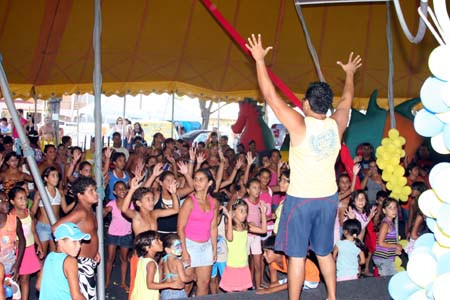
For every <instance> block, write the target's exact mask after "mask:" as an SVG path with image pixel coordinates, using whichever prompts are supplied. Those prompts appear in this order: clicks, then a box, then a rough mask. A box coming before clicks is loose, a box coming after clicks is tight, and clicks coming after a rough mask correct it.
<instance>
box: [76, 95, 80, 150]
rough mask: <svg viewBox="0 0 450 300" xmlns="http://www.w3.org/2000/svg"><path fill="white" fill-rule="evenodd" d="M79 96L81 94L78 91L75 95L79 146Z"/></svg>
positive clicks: (78, 141) (78, 143)
mask: <svg viewBox="0 0 450 300" xmlns="http://www.w3.org/2000/svg"><path fill="white" fill-rule="evenodd" d="M78 97H79V94H78V93H77V94H76V96H75V105H76V107H77V144H76V145H77V146H79V145H80V101H79V100H80V99H79V98H78Z"/></svg>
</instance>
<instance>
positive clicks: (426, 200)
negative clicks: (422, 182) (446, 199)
mask: <svg viewBox="0 0 450 300" xmlns="http://www.w3.org/2000/svg"><path fill="white" fill-rule="evenodd" d="M443 204H444V203H443V202H441V200H439V199H438V197H437V196H436V194H435V193H434V192H433V190H426V191H425V192H423V193H422V194H421V195H420V197H419V208H420V210H421V211H422V213H423V214H424V215H425V216H427V217H431V218H436V217H437V214H438V212H439V209H440V208H441V206H442V205H443Z"/></svg>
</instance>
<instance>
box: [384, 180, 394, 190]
mask: <svg viewBox="0 0 450 300" xmlns="http://www.w3.org/2000/svg"><path fill="white" fill-rule="evenodd" d="M392 186H393V185H392V182H391V181H388V182H387V183H386V188H387V189H388V190H390V191H392Z"/></svg>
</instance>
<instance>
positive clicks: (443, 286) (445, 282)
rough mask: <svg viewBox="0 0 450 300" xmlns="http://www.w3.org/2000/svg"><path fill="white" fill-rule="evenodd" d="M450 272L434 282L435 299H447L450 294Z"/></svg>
mask: <svg viewBox="0 0 450 300" xmlns="http://www.w3.org/2000/svg"><path fill="white" fill-rule="evenodd" d="M449 286H450V273H445V274H442V275H441V276H439V277H438V278H437V279H436V281H435V282H434V284H433V297H434V300H447V299H448V296H449Z"/></svg>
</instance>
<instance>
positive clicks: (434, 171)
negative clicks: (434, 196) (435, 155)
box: [428, 162, 450, 188]
mask: <svg viewBox="0 0 450 300" xmlns="http://www.w3.org/2000/svg"><path fill="white" fill-rule="evenodd" d="M445 169H450V163H448V162H443V163H439V164H437V165H435V166H434V167H433V168H432V169H431V171H430V175H429V176H428V179H429V181H430V184H431V187H432V188H434V185H435V184H436V182H435V179H436V178H438V177H439V173H440V172H441V171H443V170H445Z"/></svg>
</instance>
